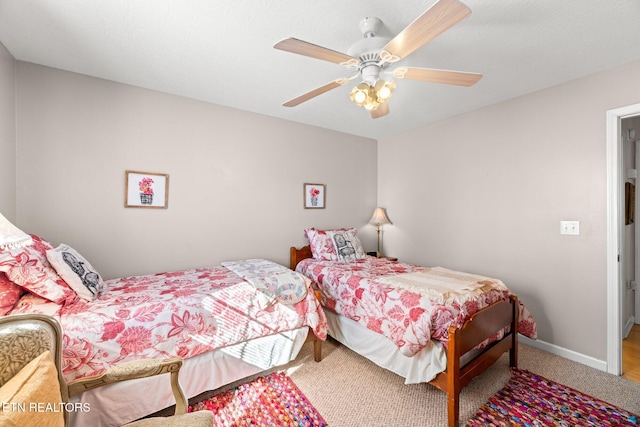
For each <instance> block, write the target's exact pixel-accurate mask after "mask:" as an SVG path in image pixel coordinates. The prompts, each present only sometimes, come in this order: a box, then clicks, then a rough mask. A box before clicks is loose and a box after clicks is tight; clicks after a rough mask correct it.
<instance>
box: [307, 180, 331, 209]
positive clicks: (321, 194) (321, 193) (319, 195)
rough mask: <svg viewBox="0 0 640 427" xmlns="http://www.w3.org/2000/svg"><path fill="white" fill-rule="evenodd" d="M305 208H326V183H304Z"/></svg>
mask: <svg viewBox="0 0 640 427" xmlns="http://www.w3.org/2000/svg"><path fill="white" fill-rule="evenodd" d="M303 188H304V208H305V209H324V206H325V193H326V192H325V185H324V184H304V187H303Z"/></svg>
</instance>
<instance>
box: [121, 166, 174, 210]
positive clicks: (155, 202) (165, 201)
mask: <svg viewBox="0 0 640 427" xmlns="http://www.w3.org/2000/svg"><path fill="white" fill-rule="evenodd" d="M124 174H125V183H124V207H125V208H152V209H167V208H168V207H169V175H167V174H164V173H155V172H140V171H132V170H126V171H125V172H124Z"/></svg>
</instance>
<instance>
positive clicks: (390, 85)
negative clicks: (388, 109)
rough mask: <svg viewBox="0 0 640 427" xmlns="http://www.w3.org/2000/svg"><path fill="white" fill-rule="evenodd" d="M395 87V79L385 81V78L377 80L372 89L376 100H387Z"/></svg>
mask: <svg viewBox="0 0 640 427" xmlns="http://www.w3.org/2000/svg"><path fill="white" fill-rule="evenodd" d="M395 88H396V82H395V81H390V82H388V81H385V80H382V79H380V80H378V81H377V82H376V84H375V86H374V87H373V90H374V92H375V94H376V99H377V101H378V102H385V101H387V100H388V99H389V98H391V95H393V91H394V90H395Z"/></svg>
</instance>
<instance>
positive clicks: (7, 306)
mask: <svg viewBox="0 0 640 427" xmlns="http://www.w3.org/2000/svg"><path fill="white" fill-rule="evenodd" d="M24 292H25V291H24V289H22V288H21V287H20V286H18V285H16V284H15V283H13V282H12V281H11V280H9V278H8V277H7V275H6V274H4V273H2V272H0V316H5V315H7V314H9V312H10V311H11V310H13V307H15V306H16V304H17V302H18V300H19V299H20V297H21V296H22V294H24Z"/></svg>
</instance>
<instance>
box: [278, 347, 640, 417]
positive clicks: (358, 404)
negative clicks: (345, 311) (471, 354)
mask: <svg viewBox="0 0 640 427" xmlns="http://www.w3.org/2000/svg"><path fill="white" fill-rule="evenodd" d="M312 350H313V346H312V345H310V344H307V345H305V346H304V347H303V349H302V351H301V353H300V354H299V355H298V357H297V359H296V360H295V361H294V362H292V363H290V364H289V365H287V366H286V367H285V370H286V371H287V372H288V374H289V375H290V376H291V378H292V379H293V380H294V382H295V383H296V384H297V385H298V387H299V388H300V389H301V390H302V392H303V393H304V394H305V395H306V396H307V397H308V398H309V400H310V401H311V402H312V403H313V405H314V406H315V407H316V408H317V409H318V411H319V412H320V413H321V414H322V416H323V417H324V418H325V420H326V421H327V422H328V423H329V426H330V427H365V426H366V427H375V426H379V427H383V426H384V427H410V426H416V427H418V426H420V427H425V426H445V425H446V422H447V410H446V396H445V394H444V393H443V392H441V391H440V390H438V389H436V388H434V387H432V386H430V385H428V384H415V385H405V384H404V380H403V378H401V377H399V376H398V375H396V374H393V373H391V372H389V371H387V370H385V369H382V368H380V367H378V366H377V365H375V364H373V363H372V362H369V361H368V360H366V359H365V358H363V357H361V356H359V355H357V354H356V353H354V352H352V351H351V350H349V349H348V348H346V347H344V346H342V345H340V344H338V343H336V342H335V341H333V340H331V339H330V340H329V341H327V342H326V343H325V344H324V345H323V360H322V362H320V363H316V362H314V361H313V354H312ZM519 367H520V368H522V369H527V370H529V371H532V372H535V373H537V374H540V375H542V376H544V377H547V378H549V379H552V380H555V381H558V382H560V383H562V384H565V385H568V386H570V387H573V388H575V389H578V390H580V391H582V392H584V393H587V394H590V395H592V396H594V397H598V398H600V399H602V400H604V401H607V402H609V403H612V404H614V405H617V406H619V407H621V408H624V409H626V410H628V411H631V412H633V413H635V414H640V384H638V383H634V382H631V381H629V380H627V379H625V378H622V377H617V376H614V375H610V374H607V373H605V372H602V371H599V370H597V369H593V368H590V367H588V366H586V365H582V364H580V363H576V362H572V361H569V360H567V359H564V358H561V357H558V356H554V355H552V354H550V353H547V352H544V351H541V350H538V349H536V348H533V347H530V346H526V345H523V344H520V363H519ZM508 379H509V370H508V359H507V357H506V356H503V357H502V359H500V360H499V361H498V362H497V363H496V364H495V365H494V366H492V367H491V368H489V370H487V371H486V372H485V373H484V374H483V375H482V376H480V377H479V378H477V379H475V380H474V381H473V382H472V383H471V384H470V385H469V386H468V387H466V388H465V389H463V391H462V395H461V401H460V419H461V422H462V424H464V423H465V422H466V421H467V420H468V419H469V418H471V417H472V416H473V415H474V414H475V412H476V411H477V410H478V408H480V406H482V404H483V403H485V402H486V401H487V400H488V399H489V397H491V396H492V395H493V394H495V393H496V392H497V391H498V390H500V389H501V388H502V387H503V386H504V385H505V384H506V383H507V381H508Z"/></svg>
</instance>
